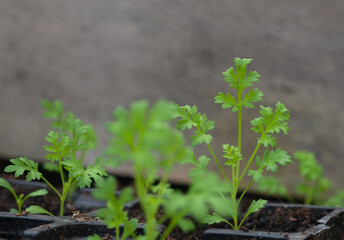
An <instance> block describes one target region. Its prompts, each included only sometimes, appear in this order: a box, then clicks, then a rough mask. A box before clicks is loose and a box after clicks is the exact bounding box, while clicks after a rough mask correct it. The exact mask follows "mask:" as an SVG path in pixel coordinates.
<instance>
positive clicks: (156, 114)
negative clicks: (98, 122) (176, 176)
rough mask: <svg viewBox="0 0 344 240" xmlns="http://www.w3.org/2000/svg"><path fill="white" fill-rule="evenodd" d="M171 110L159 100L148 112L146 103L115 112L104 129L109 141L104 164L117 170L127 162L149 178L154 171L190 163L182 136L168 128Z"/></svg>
mask: <svg viewBox="0 0 344 240" xmlns="http://www.w3.org/2000/svg"><path fill="white" fill-rule="evenodd" d="M174 107H175V105H174V104H173V103H171V102H168V101H165V100H160V101H158V102H156V103H155V104H154V105H153V106H152V107H151V108H150V107H149V103H148V102H147V101H136V102H133V103H132V104H131V105H130V109H129V110H127V109H125V108H123V107H118V108H116V110H115V111H114V118H115V121H113V122H109V123H107V125H106V126H107V130H108V132H109V133H110V134H111V140H110V145H109V146H108V148H107V149H106V151H105V157H104V158H105V159H104V160H105V163H106V164H109V165H111V166H112V167H117V166H119V165H120V164H122V163H123V162H125V161H131V162H133V164H134V166H135V167H136V168H140V169H141V172H142V173H143V172H146V174H145V175H146V176H147V177H149V176H152V175H156V172H157V170H158V169H163V170H164V171H167V172H169V171H171V170H172V168H173V165H174V164H175V163H179V162H181V161H187V159H190V158H191V157H192V150H191V149H190V148H188V147H186V146H185V139H184V136H183V134H182V133H181V132H179V131H177V130H176V129H174V128H173V127H171V122H172V120H173V118H172V112H173V108H174ZM106 158H107V159H108V160H107V159H106Z"/></svg>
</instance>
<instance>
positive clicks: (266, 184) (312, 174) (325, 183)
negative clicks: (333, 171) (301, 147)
mask: <svg viewBox="0 0 344 240" xmlns="http://www.w3.org/2000/svg"><path fill="white" fill-rule="evenodd" d="M294 158H295V159H296V161H297V162H298V167H299V173H300V176H301V177H302V181H301V182H300V183H299V184H297V186H296V188H295V193H296V194H297V195H299V196H301V197H302V198H303V199H304V204H315V205H327V206H344V191H338V192H337V193H336V194H335V195H334V196H333V197H331V198H328V199H326V198H324V196H323V195H324V193H326V191H328V190H330V189H331V187H332V185H333V184H332V182H331V181H330V180H329V179H328V178H326V177H325V176H324V175H323V168H322V166H321V165H320V164H319V163H318V162H317V160H316V158H315V155H314V153H311V152H307V151H297V152H295V153H294ZM281 189H283V191H281ZM257 190H258V191H261V192H264V193H268V194H269V195H275V196H280V197H285V198H286V199H287V200H288V201H290V202H294V201H295V200H294V199H293V198H292V197H291V196H290V194H288V193H287V188H286V187H285V186H284V185H283V184H281V183H280V182H279V181H278V179H277V178H276V177H273V176H271V177H264V178H262V179H261V180H260V181H259V183H258V188H257Z"/></svg>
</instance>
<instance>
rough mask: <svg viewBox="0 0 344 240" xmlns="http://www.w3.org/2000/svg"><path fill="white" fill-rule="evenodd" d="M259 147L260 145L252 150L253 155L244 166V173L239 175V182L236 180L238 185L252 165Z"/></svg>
mask: <svg viewBox="0 0 344 240" xmlns="http://www.w3.org/2000/svg"><path fill="white" fill-rule="evenodd" d="M260 145H261V143H258V144H257V146H256V148H255V149H254V151H253V153H252V155H251V157H250V159H249V160H248V163H247V164H246V166H245V169H244V171H243V172H242V173H241V176H240V178H239V180H238V185H239V184H240V182H241V180H242V179H243V177H244V176H245V173H246V172H247V170H248V168H249V167H250V165H251V163H252V161H253V159H254V157H255V156H256V154H257V152H258V150H259V147H260Z"/></svg>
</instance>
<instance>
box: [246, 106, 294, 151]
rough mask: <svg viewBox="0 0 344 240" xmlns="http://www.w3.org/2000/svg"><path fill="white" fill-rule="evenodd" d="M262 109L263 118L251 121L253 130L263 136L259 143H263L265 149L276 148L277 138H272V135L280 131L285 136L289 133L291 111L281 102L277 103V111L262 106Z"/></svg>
mask: <svg viewBox="0 0 344 240" xmlns="http://www.w3.org/2000/svg"><path fill="white" fill-rule="evenodd" d="M260 108H261V110H260V114H261V115H262V116H261V117H259V118H256V119H254V120H252V121H251V124H252V125H253V127H252V130H253V131H255V132H257V133H260V134H261V137H260V138H258V143H262V144H263V145H264V147H268V146H269V145H271V146H272V147H276V138H274V137H272V134H273V133H274V132H276V133H279V132H280V131H283V133H284V134H287V133H288V131H289V127H288V121H289V111H288V109H287V108H286V107H285V106H284V104H282V103H280V102H277V104H276V109H275V111H273V109H272V108H271V107H263V106H260Z"/></svg>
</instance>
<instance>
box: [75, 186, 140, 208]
mask: <svg viewBox="0 0 344 240" xmlns="http://www.w3.org/2000/svg"><path fill="white" fill-rule="evenodd" d="M92 191H94V188H82V189H79V190H78V191H76V192H75V193H74V195H73V205H74V206H75V207H76V209H78V210H82V211H83V212H89V211H94V210H97V209H99V208H105V207H106V202H105V201H101V200H97V199H95V198H94V197H93V196H92ZM119 193H120V192H119V191H116V192H115V193H114V194H117V195H119ZM137 203H138V200H137V199H134V200H132V201H130V202H128V203H126V204H125V205H124V207H125V208H131V207H133V206H135V205H136V204H137Z"/></svg>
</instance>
